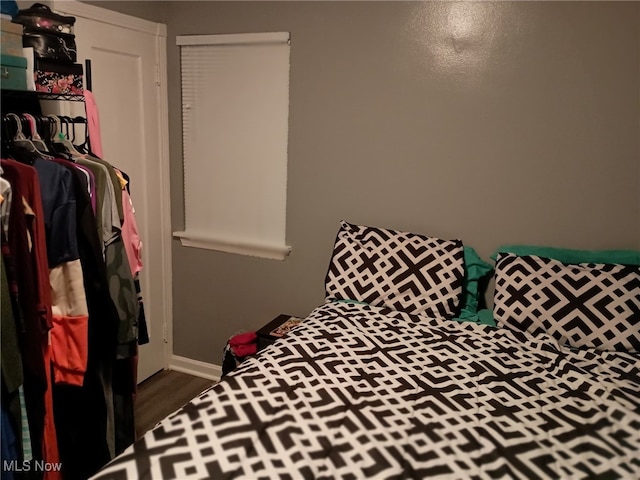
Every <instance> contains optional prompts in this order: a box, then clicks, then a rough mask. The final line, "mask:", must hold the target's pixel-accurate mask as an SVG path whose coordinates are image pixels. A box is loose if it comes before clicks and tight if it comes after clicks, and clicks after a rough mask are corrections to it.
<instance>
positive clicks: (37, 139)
mask: <svg viewBox="0 0 640 480" xmlns="http://www.w3.org/2000/svg"><path fill="white" fill-rule="evenodd" d="M22 116H23V117H25V118H26V119H27V121H28V122H29V127H30V128H29V129H30V131H31V135H30V138H31V143H33V144H34V145H35V147H36V149H37V150H38V151H40V152H41V153H45V154H46V153H49V149H48V148H47V144H46V143H45V142H44V140H42V137H41V136H40V134H39V133H38V127H37V123H36V118H35V117H34V116H33V115H31V114H30V113H23V114H22Z"/></svg>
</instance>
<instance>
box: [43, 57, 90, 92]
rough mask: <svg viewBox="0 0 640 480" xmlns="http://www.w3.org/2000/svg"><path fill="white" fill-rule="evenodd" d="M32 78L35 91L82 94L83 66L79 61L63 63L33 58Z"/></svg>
mask: <svg viewBox="0 0 640 480" xmlns="http://www.w3.org/2000/svg"><path fill="white" fill-rule="evenodd" d="M34 66H35V68H34V72H33V79H34V82H35V87H36V91H37V92H45V93H56V94H65V95H83V94H84V89H83V83H82V82H83V72H84V70H83V68H82V64H80V63H73V64H64V63H55V62H47V61H44V60H39V59H37V58H36V59H35V62H34Z"/></svg>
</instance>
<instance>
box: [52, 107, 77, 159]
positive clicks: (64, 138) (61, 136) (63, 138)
mask: <svg viewBox="0 0 640 480" xmlns="http://www.w3.org/2000/svg"><path fill="white" fill-rule="evenodd" d="M49 117H54V118H55V119H57V121H56V126H57V127H58V128H57V131H58V132H59V133H58V134H57V135H56V141H55V142H54V143H55V144H56V146H57V144H58V143H60V144H61V145H63V146H64V148H65V149H66V150H67V151H68V152H69V154H70V155H71V156H72V157H73V156H76V157H82V156H83V154H82V153H80V152H78V151H77V150H76V147H75V145H73V143H72V142H71V140H69V123H68V120H69V117H64V116H62V117H58V116H57V115H49ZM63 123H64V125H65V128H66V130H67V132H66V133H63V132H62V124H63Z"/></svg>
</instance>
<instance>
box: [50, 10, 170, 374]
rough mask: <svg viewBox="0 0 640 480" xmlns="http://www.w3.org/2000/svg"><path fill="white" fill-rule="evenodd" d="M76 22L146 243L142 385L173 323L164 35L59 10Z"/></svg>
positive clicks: (114, 156) (103, 16)
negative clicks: (145, 340)
mask: <svg viewBox="0 0 640 480" xmlns="http://www.w3.org/2000/svg"><path fill="white" fill-rule="evenodd" d="M53 9H54V10H55V11H57V12H60V13H64V14H67V15H73V16H75V17H76V24H75V27H74V33H75V36H76V45H77V49H78V63H83V64H84V61H85V59H90V60H91V77H92V78H91V81H92V91H93V94H94V96H95V98H96V103H97V106H98V112H99V119H100V130H101V136H102V147H103V157H104V160H106V161H108V162H109V163H111V164H112V165H114V166H115V167H117V168H119V169H121V170H123V171H124V172H126V173H127V174H128V175H129V177H130V179H131V182H130V189H131V197H132V200H133V204H134V208H135V216H136V221H137V224H138V229H139V230H140V237H141V239H142V255H143V270H142V272H141V274H140V275H141V276H140V284H141V288H142V297H143V302H144V309H145V314H146V320H147V325H148V328H149V336H150V343H149V344H146V345H143V346H141V347H140V351H139V363H138V381H139V382H141V381H142V380H144V379H146V378H148V377H149V376H151V375H153V374H154V373H156V372H157V371H159V370H162V369H163V368H165V366H166V363H167V352H166V344H167V338H166V331H167V326H168V325H169V324H170V315H171V283H170V282H171V258H170V241H171V226H170V214H169V208H170V204H169V185H168V171H169V165H168V148H167V147H168V143H167V142H168V140H167V136H168V127H167V113H166V112H167V106H166V98H167V93H166V82H165V85H163V84H162V80H163V78H161V75H160V72H162V71H165V68H166V67H165V65H166V27H165V25H162V24H156V23H152V22H148V21H146V20H141V19H137V18H134V17H130V16H127V15H122V14H119V13H115V12H112V11H110V10H106V9H102V8H98V7H94V6H90V5H86V4H81V3H76V2H55V3H54V6H53Z"/></svg>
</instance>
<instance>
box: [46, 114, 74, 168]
mask: <svg viewBox="0 0 640 480" xmlns="http://www.w3.org/2000/svg"><path fill="white" fill-rule="evenodd" d="M42 120H43V121H44V120H46V122H47V124H48V125H47V131H48V135H47V137H46V140H45V141H46V143H47V145H48V146H49V149H50V150H51V152H53V153H54V154H55V155H56V156H58V157H60V158H63V159H65V160H71V161H73V156H72V155H71V152H69V150H68V149H67V148H66V145H64V144H63V143H61V142H59V141H58V140H59V139H58V135H59V133H58V132H61V127H60V119H59V118H58V117H57V116H56V115H47V116H46V117H43V118H42Z"/></svg>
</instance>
